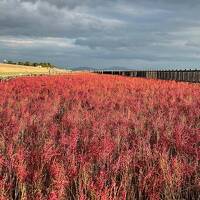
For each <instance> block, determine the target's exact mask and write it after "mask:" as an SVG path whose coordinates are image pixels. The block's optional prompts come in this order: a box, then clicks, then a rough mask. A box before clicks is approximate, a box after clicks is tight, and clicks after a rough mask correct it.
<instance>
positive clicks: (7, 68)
mask: <svg viewBox="0 0 200 200" xmlns="http://www.w3.org/2000/svg"><path fill="white" fill-rule="evenodd" d="M67 72H68V71H67V70H62V69H56V68H55V69H51V70H50V74H61V73H67ZM35 74H36V75H37V74H49V69H47V68H40V67H31V66H21V65H10V64H2V63H0V77H8V76H23V75H35Z"/></svg>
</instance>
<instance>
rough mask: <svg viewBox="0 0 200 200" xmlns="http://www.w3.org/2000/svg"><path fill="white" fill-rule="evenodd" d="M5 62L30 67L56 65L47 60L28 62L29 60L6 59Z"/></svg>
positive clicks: (52, 66)
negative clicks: (15, 60)
mask: <svg viewBox="0 0 200 200" xmlns="http://www.w3.org/2000/svg"><path fill="white" fill-rule="evenodd" d="M6 63H7V64H12V65H24V66H32V67H46V68H54V67H56V66H55V65H53V64H51V63H49V62H40V63H37V62H30V61H25V62H22V61H19V62H13V61H10V60H9V61H6Z"/></svg>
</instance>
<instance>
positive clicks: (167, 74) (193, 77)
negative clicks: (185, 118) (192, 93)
mask: <svg viewBox="0 0 200 200" xmlns="http://www.w3.org/2000/svg"><path fill="white" fill-rule="evenodd" d="M93 72H94V73H98V74H112V75H121V76H130V77H143V78H151V79H162V80H175V81H185V82H193V83H200V70H155V71H142V70H141V71H138V70H134V71H131V70H126V71H123V70H96V71H93Z"/></svg>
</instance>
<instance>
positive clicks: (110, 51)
mask: <svg viewBox="0 0 200 200" xmlns="http://www.w3.org/2000/svg"><path fill="white" fill-rule="evenodd" d="M199 9H200V1H199V0H192V1H188V0H167V1H166V0H0V59H3V58H6V57H9V58H13V59H17V58H18V57H20V58H22V59H32V60H35V59H40V60H42V59H50V60H51V61H53V62H54V63H58V64H62V65H65V64H69V65H70V64H71V65H79V66H81V65H96V66H99V65H101V66H102V65H104V66H105V65H111V66H112V65H122V66H134V65H140V66H144V65H146V66H155V65H159V66H161V65H162V64H163V65H164V64H165V63H166V64H174V65H184V64H185V65H188V64H191V65H193V64H198V62H199V61H200V50H199V48H198V47H199V46H200V39H199V34H200V28H199V27H200V16H199Z"/></svg>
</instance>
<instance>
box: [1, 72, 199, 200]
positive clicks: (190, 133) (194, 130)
mask: <svg viewBox="0 0 200 200" xmlns="http://www.w3.org/2000/svg"><path fill="white" fill-rule="evenodd" d="M0 130H1V132H0V199H1V200H7V199H20V200H21V199H23V200H30V199H33V200H35V199H37V200H45V199H47V200H62V199H69V200H112V199H113V200H118V199H119V200H126V199H127V200H134V199H137V200H159V199H163V200H175V199H178V200H183V199H193V200H197V199H200V85H199V84H188V83H176V82H174V81H160V80H151V79H149V80H147V79H142V78H128V77H120V76H110V75H96V74H89V73H88V74H87V73H85V74H74V75H73V76H72V75H59V76H42V77H28V78H27V77H21V78H16V79H12V80H9V81H3V82H0Z"/></svg>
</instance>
